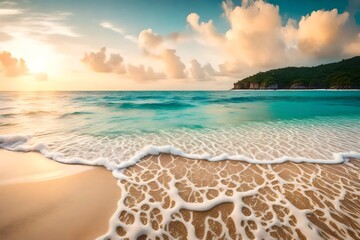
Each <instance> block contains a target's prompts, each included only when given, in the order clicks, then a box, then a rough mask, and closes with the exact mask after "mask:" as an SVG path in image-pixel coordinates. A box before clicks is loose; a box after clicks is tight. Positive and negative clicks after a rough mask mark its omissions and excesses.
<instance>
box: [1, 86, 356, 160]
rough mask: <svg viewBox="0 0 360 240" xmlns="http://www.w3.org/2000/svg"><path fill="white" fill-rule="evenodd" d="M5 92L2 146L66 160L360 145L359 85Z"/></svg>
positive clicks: (260, 154) (262, 155)
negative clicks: (153, 150) (163, 150)
mask: <svg viewBox="0 0 360 240" xmlns="http://www.w3.org/2000/svg"><path fill="white" fill-rule="evenodd" d="M0 101H1V106H0V133H3V140H2V142H0V146H1V147H5V148H9V149H15V150H22V151H27V150H32V149H34V146H37V147H38V148H39V149H35V150H41V151H43V152H44V153H45V152H46V153H47V154H48V155H49V156H51V157H53V156H54V154H55V153H56V154H57V155H56V156H57V157H58V158H59V159H60V160H61V161H75V160H74V159H75V158H76V161H78V162H89V161H90V162H91V161H95V160H96V161H100V159H101V161H105V162H112V163H113V165H112V166H115V165H117V166H118V164H119V163H123V162H126V161H129V159H132V158H133V157H134V156H135V155H136V154H139V153H140V152H143V151H144V149H148V148H149V146H155V147H161V146H171V147H174V148H176V149H177V150H179V151H182V152H184V153H187V154H197V155H196V156H200V155H204V154H205V155H210V156H211V157H216V156H219V155H221V154H227V155H228V156H240V155H241V156H245V157H248V158H250V159H258V160H261V159H271V158H281V157H284V156H290V157H295V158H299V157H305V158H321V159H328V158H332V154H334V153H338V152H339V151H341V152H351V151H352V152H359V151H360V150H359V148H360V145H359V142H360V140H359V136H358V135H359V134H358V133H359V132H360V91H172V92H169V91H144V92H1V93H0ZM308 130H311V131H312V132H310V133H309V132H307V131H308ZM313 133H317V134H318V136H312V135H311V134H313ZM9 134H10V135H12V136H18V137H20V139H23V138H21V136H22V137H24V139H23V140H22V142H21V141H20V142H19V141H15V140H13V141H10V142H9V140H8V136H9ZM4 136H7V140H5V138H4ZM239 138H240V139H243V140H244V141H242V142H239ZM281 138H286V139H287V142H288V143H290V145H289V147H288V148H287V149H286V147H284V146H283V145H284V144H286V141H284V142H283V141H281V140H279V139H281ZM304 138H308V139H309V138H310V139H311V140H312V141H313V142H311V144H312V145H311V144H310V143H309V144H308V145H309V146H308V145H306V144H305V143H304ZM312 138H313V139H312ZM322 138H324V139H323V140H321V139H322ZM327 138H328V139H327ZM264 139H267V140H266V141H268V142H270V143H272V144H273V147H271V148H272V151H274V153H271V154H268V152H269V151H270V150H269V146H268V145H267V144H265V145H264V142H263V141H264ZM275 139H276V141H275ZM245 141H247V142H245ZM271 141H273V142H271ZM321 141H323V142H321ZM330 143H331V144H330ZM39 144H40V145H41V144H42V145H41V147H39V146H40V145H39ZM337 145H338V146H337ZM345 145H347V146H345ZM251 146H257V147H258V148H260V150H256V147H254V149H249V148H252V147H251ZM265 146H267V147H266V149H267V150H266V151H265V150H264V147H265ZM311 146H313V147H312V149H307V147H309V148H310V147H311ZM314 146H315V147H314ZM334 146H337V148H336V147H335V149H334ZM339 146H340V147H339ZM296 148H298V149H302V151H305V152H303V153H300V152H299V151H296ZM322 148H324V149H322ZM331 148H332V149H331ZM44 149H46V151H45V150H44ZM94 149H95V150H94ZM99 149H103V151H100V150H99ZM306 149H307V150H306ZM310 150H311V151H310ZM276 151H280V152H278V153H275V152H276ZM316 151H318V153H316V154H314V152H316ZM50 153H51V154H50ZM293 153H296V154H293ZM53 158H54V157H53Z"/></svg>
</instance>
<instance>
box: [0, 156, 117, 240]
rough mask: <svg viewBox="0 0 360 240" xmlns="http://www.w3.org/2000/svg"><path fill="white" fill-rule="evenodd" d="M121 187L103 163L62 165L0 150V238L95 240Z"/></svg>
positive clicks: (108, 217)
mask: <svg viewBox="0 0 360 240" xmlns="http://www.w3.org/2000/svg"><path fill="white" fill-rule="evenodd" d="M119 197H120V189H119V187H118V186H117V185H116V179H115V178H114V177H113V176H112V175H111V172H110V171H107V170H106V169H104V168H102V167H89V166H80V165H65V164H60V163H57V162H54V161H52V160H49V159H46V158H45V157H43V156H42V155H40V154H38V153H15V152H9V151H6V150H0V212H1V214H0V239H2V240H10V239H11V240H16V239H19V240H20V239H29V240H30V239H34V240H38V239H59V240H60V239H76V240H78V239H89V240H90V239H95V238H96V237H98V236H100V235H101V234H103V233H105V232H106V231H107V229H108V227H109V224H108V222H109V219H110V217H111V215H112V214H113V213H114V211H115V209H116V206H117V202H118V199H119Z"/></svg>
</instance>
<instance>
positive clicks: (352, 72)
mask: <svg viewBox="0 0 360 240" xmlns="http://www.w3.org/2000/svg"><path fill="white" fill-rule="evenodd" d="M236 89H360V56H358V57H353V58H350V59H346V60H342V61H340V62H337V63H330V64H324V65H320V66H316V67H286V68H281V69H273V70H270V71H267V72H259V73H257V74H255V75H253V76H250V77H247V78H244V79H242V80H240V81H238V82H236V83H234V88H233V89H232V90H236Z"/></svg>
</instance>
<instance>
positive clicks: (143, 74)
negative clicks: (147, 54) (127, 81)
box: [127, 64, 165, 81]
mask: <svg viewBox="0 0 360 240" xmlns="http://www.w3.org/2000/svg"><path fill="white" fill-rule="evenodd" d="M127 71H128V75H129V76H130V77H131V78H132V79H134V80H137V81H147V80H157V79H162V78H165V75H164V74H163V73H160V72H155V71H154V69H153V68H152V67H147V68H146V69H145V66H144V65H139V66H135V65H131V64H128V65H127Z"/></svg>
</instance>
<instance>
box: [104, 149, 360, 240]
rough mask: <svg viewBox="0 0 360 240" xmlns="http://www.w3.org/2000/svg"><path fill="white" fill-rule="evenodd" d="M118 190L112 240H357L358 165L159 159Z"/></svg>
mask: <svg viewBox="0 0 360 240" xmlns="http://www.w3.org/2000/svg"><path fill="white" fill-rule="evenodd" d="M120 183H121V184H120V188H121V191H122V193H125V194H122V196H121V199H120V202H119V209H118V210H117V213H116V214H117V216H119V217H118V218H117V220H116V222H113V226H114V227H113V228H112V229H111V231H109V232H108V234H107V236H108V237H109V238H111V239H136V238H138V239H146V238H150V239H173V238H179V239H360V220H359V216H360V161H359V160H357V159H352V160H351V161H350V162H349V163H346V164H336V165H326V164H309V163H301V164H295V163H290V162H286V163H283V164H274V165H255V164H249V163H244V162H235V161H221V162H208V161H199V160H191V159H186V158H183V157H177V156H173V155H169V154H162V155H160V156H150V157H145V159H143V160H142V161H141V163H139V164H137V165H136V166H132V167H130V168H128V169H125V170H124V171H123V172H122V176H121V177H120ZM114 236H116V238H115V237H114Z"/></svg>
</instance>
